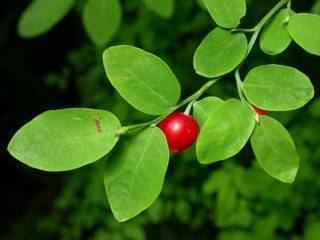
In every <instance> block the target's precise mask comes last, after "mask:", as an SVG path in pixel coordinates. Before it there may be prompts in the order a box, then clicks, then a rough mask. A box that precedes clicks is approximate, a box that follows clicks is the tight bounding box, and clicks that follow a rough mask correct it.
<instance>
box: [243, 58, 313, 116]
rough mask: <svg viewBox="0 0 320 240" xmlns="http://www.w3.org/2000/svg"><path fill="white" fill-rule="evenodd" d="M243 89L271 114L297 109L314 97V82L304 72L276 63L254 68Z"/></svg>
mask: <svg viewBox="0 0 320 240" xmlns="http://www.w3.org/2000/svg"><path fill="white" fill-rule="evenodd" d="M242 89H243V92H244V94H245V96H246V97H247V99H248V100H249V101H250V102H251V103H252V104H253V105H255V106H257V107H259V108H262V109H265V110H269V111H289V110H294V109H297V108H300V107H302V106H304V105H305V104H306V103H307V102H309V101H310V100H311V99H312V98H313V96H314V89H313V86H312V83H311V82H310V80H309V78H308V77H307V76H306V75H305V74H304V73H302V72H300V71H299V70H297V69H295V68H293V67H288V66H283V65H276V64H269V65H263V66H259V67H256V68H254V69H252V70H251V71H250V72H249V73H248V75H247V76H246V78H245V80H244V83H243V86H242Z"/></svg>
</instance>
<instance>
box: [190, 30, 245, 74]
mask: <svg viewBox="0 0 320 240" xmlns="http://www.w3.org/2000/svg"><path fill="white" fill-rule="evenodd" d="M247 50H248V42H247V38H246V36H245V35H244V34H243V33H231V32H229V31H226V30H224V29H221V28H215V29H214V30H212V31H211V32H210V33H209V34H208V35H207V36H206V37H205V38H204V39H203V41H202V42H201V44H200V46H199V47H198V48H197V50H196V52H195V54H194V58H193V66H194V69H195V70H196V72H197V73H198V74H199V75H201V76H204V77H208V78H214V77H219V76H221V75H224V74H226V73H228V72H231V71H232V70H233V69H235V68H236V67H237V66H238V65H239V64H240V63H241V61H242V60H243V59H244V57H245V55H246V53H247Z"/></svg>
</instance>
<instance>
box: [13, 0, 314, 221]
mask: <svg viewBox="0 0 320 240" xmlns="http://www.w3.org/2000/svg"><path fill="white" fill-rule="evenodd" d="M145 2H146V3H148V2H151V1H145ZM66 4H67V3H66ZM204 4H205V6H206V8H207V9H208V11H209V13H210V15H211V17H212V18H213V20H214V21H215V22H216V24H217V25H218V27H216V28H215V29H213V30H212V31H211V32H210V33H209V34H208V35H207V36H206V37H205V38H204V39H203V41H202V42H201V43H200V45H199V47H198V48H197V50H196V52H195V54H194V59H193V63H194V69H195V71H196V72H197V73H198V74H199V75H201V76H203V77H206V78H209V79H210V80H209V81H208V82H206V83H205V84H204V85H203V86H202V87H201V88H200V89H199V90H198V91H197V92H195V93H194V94H192V95H191V96H189V97H187V98H185V99H183V100H180V101H179V99H180V91H181V90H180V84H179V82H178V80H177V78H176V77H175V75H174V73H173V72H172V71H171V69H170V68H169V66H168V65H167V64H166V63H165V62H164V61H162V60H161V59H160V58H158V57H157V56H155V55H153V54H151V53H148V52H146V51H144V50H142V49H139V48H136V47H133V46H128V45H120V46H114V47H110V48H108V49H106V50H105V52H104V53H103V63H104V67H105V70H106V74H107V76H108V79H109V80H110V83H111V84H112V86H113V87H114V88H115V89H116V90H117V91H118V92H119V94H120V95H121V96H122V97H123V98H124V99H125V100H126V101H127V102H128V103H129V104H130V105H131V106H133V107H134V108H136V109H137V110H139V111H141V112H143V113H145V114H149V115H154V116H156V117H155V119H154V120H151V121H149V122H145V123H138V124H135V125H129V126H121V124H120V122H119V120H118V119H117V117H116V116H114V115H113V114H112V113H110V112H108V111H105V110H95V109H86V108H78V109H77V108H74V109H62V110H51V111H47V112H45V113H43V114H40V115H39V116H37V117H36V118H35V119H33V120H32V121H30V122H29V123H27V124H26V125H24V126H23V127H22V128H21V129H20V130H19V131H18V132H17V133H16V134H15V135H14V137H13V138H12V140H11V142H10V143H9V146H8V150H9V152H10V153H11V154H12V155H13V156H14V157H15V158H16V159H18V160H19V161H21V162H23V163H25V164H27V165H29V166H31V167H33V168H37V169H41V170H45V171H66V170H71V169H75V168H79V167H81V166H84V165H87V164H89V163H92V162H95V161H97V160H99V159H100V158H101V157H103V156H105V155H106V154H108V153H110V155H109V157H108V161H107V164H106V166H105V175H104V184H105V190H106V193H107V196H108V200H109V203H110V206H111V209H112V212H113V214H114V216H115V218H116V219H117V220H118V221H121V222H122V221H126V220H129V219H131V218H133V217H135V216H136V215H138V214H139V213H141V212H142V211H143V210H145V209H146V208H148V207H149V206H150V205H151V204H152V203H153V202H154V201H155V199H156V198H157V197H158V195H159V194H160V191H161V189H162V185H163V182H164V178H165V173H166V170H167V167H168V163H169V157H170V154H169V147H168V143H167V140H166V135H165V134H164V132H163V131H162V130H161V129H160V128H158V125H159V123H160V122H161V121H163V120H164V119H166V118H167V117H168V116H169V115H170V114H171V113H173V112H176V111H177V110H179V109H181V108H182V107H186V111H185V114H189V112H190V111H191V108H192V110H193V117H194V118H195V119H196V121H197V122H198V124H199V126H200V133H199V136H198V138H197V141H196V155H197V158H198V160H199V162H200V163H202V164H210V163H213V162H217V161H221V160H226V159H228V158H230V157H232V156H234V155H236V154H237V153H238V152H239V151H241V149H242V148H243V147H244V146H245V145H246V143H247V142H248V141H249V139H250V141H251V146H252V148H253V151H254V154H255V155H256V158H257V161H258V163H259V165H260V166H261V168H262V169H264V171H265V172H267V173H268V174H269V175H270V176H272V177H274V178H276V179H278V180H280V181H282V182H285V183H292V182H293V181H294V179H295V177H296V174H297V171H298V169H299V156H298V153H297V150H296V147H295V144H294V142H293V140H292V138H291V136H290V134H289V132H288V131H287V130H286V129H285V127H284V126H282V124H281V123H280V122H278V121H277V120H275V119H273V118H272V117H270V116H267V115H266V112H267V111H290V110H294V109H298V108H300V107H302V106H304V105H305V104H307V103H308V102H309V101H310V100H311V99H312V98H313V96H314V89H313V85H312V83H311V82H310V80H309V78H308V77H307V76H306V75H305V74H304V73H302V72H300V71H299V70H297V69H295V68H293V67H289V66H284V65H276V64H268V65H262V66H257V67H255V68H254V69H252V70H251V71H249V73H248V74H247V75H246V77H245V78H244V80H242V79H241V74H240V70H241V69H240V68H241V66H242V64H243V63H244V61H245V60H246V58H247V57H248V56H249V54H250V52H251V50H252V49H253V47H254V46H255V45H256V43H257V41H258V39H259V42H260V48H261V50H262V51H263V52H265V53H266V54H269V55H276V54H280V53H282V52H283V51H285V49H286V48H287V47H288V46H289V44H290V43H291V41H292V40H294V41H295V42H296V43H297V44H298V45H299V46H301V47H302V48H303V49H304V50H306V51H307V52H309V53H311V54H314V55H317V56H319V55H320V34H319V31H318V29H320V16H317V15H314V14H310V13H295V12H294V11H292V10H291V1H290V0H281V1H280V2H279V3H278V4H276V5H275V6H274V7H273V8H272V9H271V10H270V11H269V12H268V13H267V14H266V15H265V17H263V18H262V19H261V21H260V22H259V23H258V24H257V25H256V26H255V27H253V28H248V29H246V28H239V24H240V21H241V18H242V17H243V16H244V15H245V13H246V4H245V0H232V1H227V2H226V4H221V1H216V0H204ZM67 5H68V4H67ZM33 8H35V6H33ZM29 10H30V9H29ZM30 11H31V10H30ZM88 11H89V10H88ZM169 15H170V11H169V10H167V12H166V15H165V16H169ZM84 19H86V17H85V18H84ZM31 20H32V19H31ZM31 20H30V21H31ZM25 21H26V20H25ZM89 23H90V21H87V24H89ZM22 28H23V24H22V25H21V29H22ZM89 28H90V29H91V27H89ZM88 32H90V31H88ZM93 35H94V34H93ZM247 35H251V38H250V40H249V41H248V40H247ZM95 41H96V42H97V43H98V42H101V44H102V42H104V41H102V40H101V41H100V40H98V38H97V39H96V40H95ZM230 72H234V78H235V86H236V88H237V90H238V95H239V99H228V100H225V101H224V100H221V99H219V98H217V97H214V96H208V97H205V98H202V99H201V97H202V96H203V95H204V94H205V93H206V91H207V89H208V88H210V87H211V86H212V85H213V84H214V83H215V82H217V81H218V80H221V79H222V78H223V77H224V76H225V75H226V74H229V73H230ZM262 113H263V114H262ZM118 141H119V143H118ZM113 148H115V149H114V150H112V149H113ZM111 150H112V152H111Z"/></svg>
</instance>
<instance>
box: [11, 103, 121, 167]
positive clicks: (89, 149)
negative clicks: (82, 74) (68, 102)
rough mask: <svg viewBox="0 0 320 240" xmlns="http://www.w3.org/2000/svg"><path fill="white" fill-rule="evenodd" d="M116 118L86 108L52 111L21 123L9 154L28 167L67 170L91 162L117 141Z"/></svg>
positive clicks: (117, 125) (106, 113)
mask: <svg viewBox="0 0 320 240" xmlns="http://www.w3.org/2000/svg"><path fill="white" fill-rule="evenodd" d="M119 128H120V123H119V120H118V119H117V118H116V117H115V116H114V115H113V114H111V113H110V112H107V111H102V110H93V109H86V108H74V109H62V110H51V111H47V112H44V113H42V114H40V115H39V116H37V117H36V118H34V119H33V120H32V121H30V122H29V123H27V124H26V125H24V126H23V127H22V128H21V129H20V130H19V131H18V132H17V133H16V134H15V135H14V137H13V138H12V139H11V141H10V143H9V146H8V150H9V152H10V154H11V155H12V156H14V157H15V158H16V159H18V160H19V161H21V162H23V163H25V164H27V165H29V166H30V167H33V168H37V169H41V170H45V171H66V170H71V169H75V168H78V167H81V166H84V165H86V164H89V163H92V162H95V161H97V160H98V159H100V158H101V157H103V156H104V155H106V154H107V153H108V152H109V151H110V150H111V149H112V148H113V147H114V145H115V144H116V143H117V141H118V137H117V136H116V131H117V130H118V129H119Z"/></svg>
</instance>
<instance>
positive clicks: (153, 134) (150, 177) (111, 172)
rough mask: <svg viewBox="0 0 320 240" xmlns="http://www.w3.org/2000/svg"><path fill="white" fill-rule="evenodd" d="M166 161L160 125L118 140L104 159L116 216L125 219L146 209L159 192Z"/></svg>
mask: <svg viewBox="0 0 320 240" xmlns="http://www.w3.org/2000/svg"><path fill="white" fill-rule="evenodd" d="M168 162H169V150H168V146H167V141H166V138H165V136H164V134H163V133H162V131H161V130H160V129H159V128H156V127H155V128H148V129H146V130H143V131H142V132H140V133H138V134H136V135H134V136H132V137H130V138H129V139H126V140H124V142H121V145H119V146H118V147H117V148H116V152H115V153H114V154H113V155H112V156H111V157H110V159H109V160H108V162H107V166H106V169H105V176H104V184H105V189H106V193H107V196H108V200H109V203H110V206H111V210H112V212H113V214H114V216H115V218H116V219H117V220H118V221H120V222H123V221H126V220H129V219H130V218H133V217H135V216H136V215H138V214H139V213H141V212H142V211H144V210H145V209H146V208H148V207H149V206H150V205H151V204H152V203H153V202H154V201H155V199H156V198H157V197H158V195H159V194H160V191H161V188H162V185H163V181H164V177H165V173H166V171H167V167H168Z"/></svg>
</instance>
